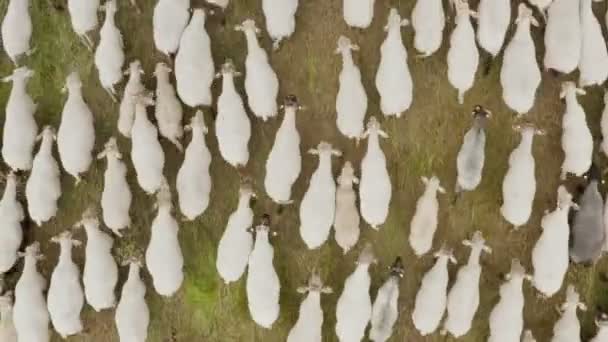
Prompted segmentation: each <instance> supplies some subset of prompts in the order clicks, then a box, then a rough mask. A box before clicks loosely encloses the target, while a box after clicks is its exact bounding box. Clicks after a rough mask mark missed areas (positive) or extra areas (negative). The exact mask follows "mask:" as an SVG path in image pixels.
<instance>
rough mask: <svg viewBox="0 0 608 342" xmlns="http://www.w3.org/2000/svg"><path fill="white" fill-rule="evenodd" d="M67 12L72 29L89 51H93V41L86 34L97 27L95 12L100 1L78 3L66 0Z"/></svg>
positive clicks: (76, 0)
mask: <svg viewBox="0 0 608 342" xmlns="http://www.w3.org/2000/svg"><path fill="white" fill-rule="evenodd" d="M67 3H68V12H69V13H70V20H71V22H72V29H73V30H74V32H75V33H76V34H77V35H78V37H79V38H80V39H81V40H82V42H83V44H84V45H85V46H86V47H87V48H88V49H89V50H92V49H93V45H94V44H93V41H92V40H91V37H89V35H88V33H89V32H91V31H93V30H95V29H96V28H97V26H98V25H99V21H98V19H97V11H98V10H99V4H100V0H91V1H80V0H68V1H67Z"/></svg>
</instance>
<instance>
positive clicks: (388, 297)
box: [369, 257, 405, 342]
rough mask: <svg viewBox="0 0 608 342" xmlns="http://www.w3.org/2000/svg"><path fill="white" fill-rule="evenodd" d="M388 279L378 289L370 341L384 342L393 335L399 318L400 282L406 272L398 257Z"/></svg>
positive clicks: (373, 307)
mask: <svg viewBox="0 0 608 342" xmlns="http://www.w3.org/2000/svg"><path fill="white" fill-rule="evenodd" d="M389 270H390V271H391V273H390V275H389V277H388V279H386V281H385V282H384V284H382V286H381V287H380V288H379V289H378V294H377V295H376V300H374V305H373V306H372V318H371V324H372V327H371V329H370V330H369V339H370V340H372V341H374V342H384V341H386V340H388V339H389V338H390V337H391V335H392V334H393V326H394V325H395V322H396V321H397V318H398V317H399V310H398V307H397V305H398V302H399V282H400V280H401V278H403V274H404V273H405V270H404V268H403V263H402V261H401V257H397V258H396V259H395V262H393V265H392V266H391V267H389Z"/></svg>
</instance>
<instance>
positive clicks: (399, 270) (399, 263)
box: [389, 256, 405, 278]
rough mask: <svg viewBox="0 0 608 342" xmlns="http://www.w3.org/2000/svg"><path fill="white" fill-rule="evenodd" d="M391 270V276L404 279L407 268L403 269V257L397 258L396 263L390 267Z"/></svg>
mask: <svg viewBox="0 0 608 342" xmlns="http://www.w3.org/2000/svg"><path fill="white" fill-rule="evenodd" d="M389 270H390V271H391V276H395V277H399V278H403V275H404V274H405V267H403V260H401V257H399V256H398V257H397V258H395V261H393V264H392V265H391V267H389Z"/></svg>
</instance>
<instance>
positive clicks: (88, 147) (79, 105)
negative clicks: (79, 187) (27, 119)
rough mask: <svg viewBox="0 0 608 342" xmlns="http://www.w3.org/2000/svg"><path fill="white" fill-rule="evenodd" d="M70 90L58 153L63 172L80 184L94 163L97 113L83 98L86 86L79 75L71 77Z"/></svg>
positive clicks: (58, 141) (58, 136)
mask: <svg viewBox="0 0 608 342" xmlns="http://www.w3.org/2000/svg"><path fill="white" fill-rule="evenodd" d="M66 88H67V91H68V93H69V95H68V99H67V101H66V103H65V105H64V106H63V112H62V113H61V123H60V125H59V129H58V130H57V151H58V152H59V159H60V160H61V164H63V168H64V169H65V170H66V172H67V173H69V174H70V175H72V177H74V178H75V179H76V184H78V183H80V180H81V178H80V174H81V173H84V172H87V170H88V169H89V167H90V166H91V162H92V161H93V155H92V152H93V148H94V147H95V126H94V125H93V113H92V112H91V110H90V109H89V107H88V106H87V104H86V102H85V101H84V99H83V97H82V89H81V88H82V82H81V81H80V76H78V73H77V72H75V71H74V72H72V73H70V74H69V75H68V77H67V79H66V87H65V88H64V89H66Z"/></svg>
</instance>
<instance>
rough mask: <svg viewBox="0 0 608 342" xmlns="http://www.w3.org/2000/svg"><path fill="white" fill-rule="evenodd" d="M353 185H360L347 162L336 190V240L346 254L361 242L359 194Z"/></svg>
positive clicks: (339, 177) (351, 166) (349, 163)
mask: <svg viewBox="0 0 608 342" xmlns="http://www.w3.org/2000/svg"><path fill="white" fill-rule="evenodd" d="M353 184H359V178H357V177H356V176H355V170H354V169H353V165H352V163H351V162H349V161H347V162H345V163H344V166H343V167H342V172H341V173H340V176H338V189H337V190H336V214H335V215H334V230H335V235H334V237H335V239H336V242H337V243H338V246H340V247H341V248H342V251H343V252H344V254H346V253H347V252H348V251H349V250H350V249H351V248H352V247H353V246H354V245H355V244H356V243H357V240H359V233H360V232H359V224H360V223H361V217H360V216H359V210H358V209H357V193H356V192H355V190H353Z"/></svg>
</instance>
